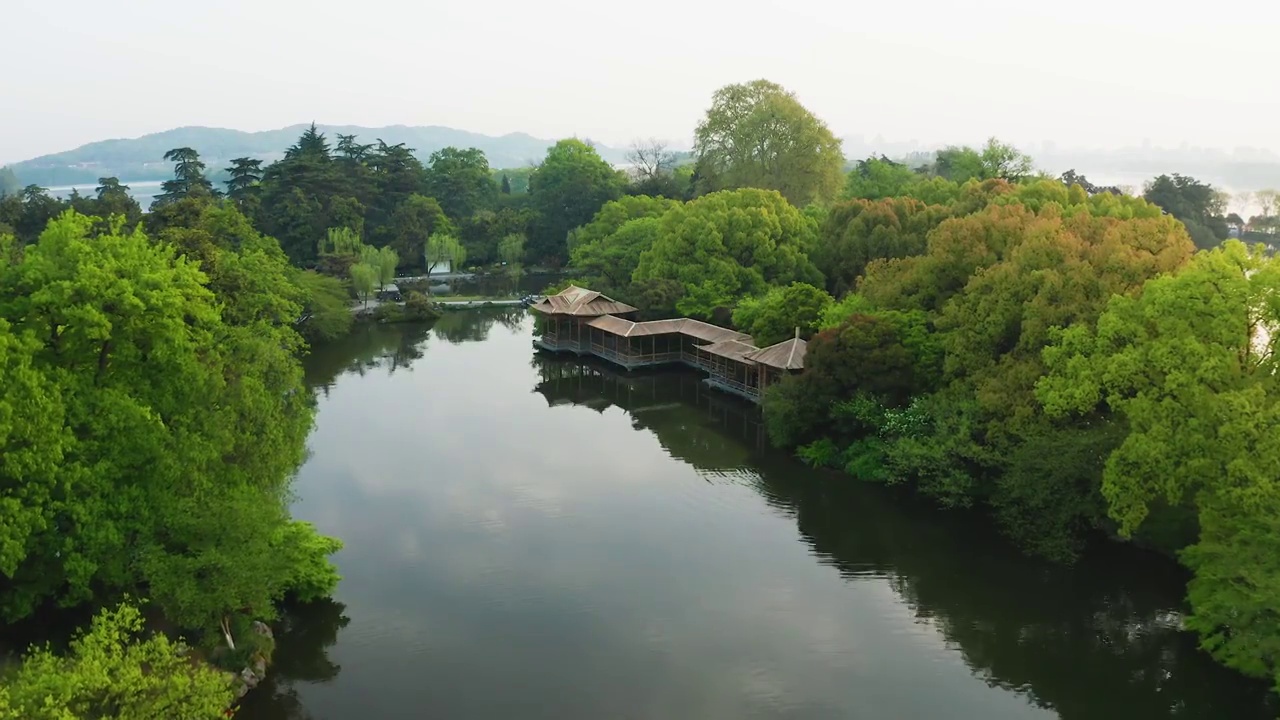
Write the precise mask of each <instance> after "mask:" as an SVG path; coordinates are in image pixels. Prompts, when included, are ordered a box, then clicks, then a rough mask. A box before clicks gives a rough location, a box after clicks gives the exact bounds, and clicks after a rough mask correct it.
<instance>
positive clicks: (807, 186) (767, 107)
mask: <svg viewBox="0 0 1280 720" xmlns="http://www.w3.org/2000/svg"><path fill="white" fill-rule="evenodd" d="M694 154H695V155H696V157H697V174H698V182H699V185H700V186H701V187H702V188H703V189H704V190H706V191H716V190H723V189H727V188H741V187H754V188H764V189H769V190H777V191H778V192H780V193H781V194H782V196H783V197H785V198H786V199H787V200H789V201H790V202H792V203H794V204H796V205H805V204H807V203H810V202H815V201H823V200H830V199H831V198H834V197H835V195H836V193H838V192H839V190H840V185H841V171H842V168H843V166H844V155H843V154H842V153H841V150H840V141H839V140H838V139H837V138H836V137H835V136H834V135H833V134H832V133H831V130H829V129H828V128H827V126H826V123H824V122H822V121H821V120H819V119H818V118H817V117H815V116H814V115H813V113H811V112H809V111H808V110H806V109H805V107H804V106H803V105H801V104H800V102H799V101H798V100H796V98H795V95H794V94H793V93H790V92H788V91H787V90H785V89H784V88H783V87H782V86H780V85H777V84H775V83H772V82H769V81H768V80H753V81H751V82H749V83H742V84H737V85H726V86H724V87H722V88H720V89H719V90H717V91H716V93H715V95H714V96H713V97H712V99H711V107H710V109H708V110H707V115H706V117H705V118H704V119H703V120H702V122H700V123H698V127H697V130H696V131H695V132H694Z"/></svg>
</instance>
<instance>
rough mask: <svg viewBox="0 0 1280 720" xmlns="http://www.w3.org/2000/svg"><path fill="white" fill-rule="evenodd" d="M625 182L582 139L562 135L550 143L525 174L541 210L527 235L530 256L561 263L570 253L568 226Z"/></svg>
mask: <svg viewBox="0 0 1280 720" xmlns="http://www.w3.org/2000/svg"><path fill="white" fill-rule="evenodd" d="M623 184H624V181H623V178H622V176H621V175H620V174H619V173H618V171H616V170H614V169H613V167H612V166H611V165H609V163H607V162H605V161H604V160H602V159H600V156H599V155H598V154H596V151H595V149H594V148H592V147H591V146H589V145H587V144H586V143H584V142H582V141H581V140H577V139H569V140H561V141H559V142H557V143H556V144H555V145H553V146H552V147H551V148H550V149H548V150H547V156H546V158H545V159H544V160H543V161H542V164H540V165H539V166H538V167H537V169H536V170H534V171H533V174H532V175H530V176H529V193H530V195H531V197H532V201H533V205H534V208H535V209H536V210H537V211H538V212H539V214H540V217H539V219H538V221H537V222H536V223H535V225H534V228H533V233H532V234H531V235H530V237H529V247H528V254H529V257H530V259H532V260H533V261H535V262H541V263H551V264H557V265H558V264H562V263H563V262H564V261H565V260H566V259H568V257H569V252H568V246H567V238H568V235H569V231H570V230H572V229H573V228H576V227H578V226H579V225H583V224H585V223H587V222H589V221H590V220H591V218H592V217H593V216H594V215H595V214H596V212H597V211H598V210H599V209H600V207H601V206H602V205H604V204H605V203H607V202H609V201H610V200H615V199H617V198H618V197H619V196H621V195H622V187H623Z"/></svg>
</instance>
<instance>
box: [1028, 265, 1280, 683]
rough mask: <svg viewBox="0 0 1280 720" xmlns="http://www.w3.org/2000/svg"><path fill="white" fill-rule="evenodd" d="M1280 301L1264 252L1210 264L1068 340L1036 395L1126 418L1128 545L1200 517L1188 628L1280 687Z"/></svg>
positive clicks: (1279, 283)
mask: <svg viewBox="0 0 1280 720" xmlns="http://www.w3.org/2000/svg"><path fill="white" fill-rule="evenodd" d="M1278 289H1280V265H1277V263H1276V261H1275V260H1274V259H1271V258H1269V257H1267V256H1266V254H1265V253H1264V252H1263V250H1262V249H1261V248H1255V249H1249V248H1246V247H1245V246H1244V245H1243V244H1242V243H1240V242H1238V241H1234V240H1231V241H1228V242H1226V243H1224V244H1223V246H1222V247H1220V248H1218V249H1215V250H1212V251H1208V252H1201V253H1199V254H1198V255H1197V256H1196V257H1195V259H1194V260H1193V261H1192V262H1191V263H1190V264H1189V265H1188V266H1187V267H1186V268H1184V269H1182V270H1181V271H1180V272H1178V273H1176V274H1173V275H1168V276H1164V277H1160V278H1157V279H1154V280H1151V281H1150V282H1148V283H1147V284H1146V286H1145V287H1144V288H1143V291H1142V293H1141V295H1140V296H1138V297H1123V296H1117V297H1115V298H1113V299H1112V300H1111V302H1110V303H1109V305H1108V306H1107V309H1106V312H1105V313H1104V314H1103V315H1102V317H1101V318H1100V319H1099V320H1098V323H1097V327H1096V329H1091V328H1089V327H1087V326H1081V325H1076V326H1073V327H1071V328H1069V329H1068V330H1066V331H1064V332H1062V333H1060V334H1059V338H1058V340H1057V342H1056V343H1055V344H1054V345H1053V346H1052V347H1051V348H1049V349H1047V350H1046V351H1045V360H1046V362H1047V364H1048V365H1049V367H1050V370H1051V373H1050V374H1049V375H1048V376H1047V377H1045V378H1044V379H1043V380H1042V381H1041V382H1040V383H1039V386H1038V388H1037V391H1038V397H1039V398H1040V400H1041V401H1042V402H1043V403H1044V405H1045V408H1046V410H1048V411H1049V412H1050V413H1053V414H1055V415H1067V414H1069V413H1089V412H1096V411H1097V410H1098V409H1099V408H1105V409H1108V410H1111V411H1113V412H1116V413H1118V414H1120V415H1121V416H1123V417H1124V419H1125V421H1126V422H1127V424H1128V427H1129V432H1128V433H1127V435H1126V436H1125V437H1124V440H1123V442H1122V443H1120V445H1119V447H1117V448H1116V449H1115V450H1114V451H1113V452H1111V453H1110V455H1109V456H1108V457H1107V460H1106V466H1105V470H1104V471H1103V475H1102V493H1103V495H1104V496H1105V497H1106V499H1107V509H1108V513H1109V514H1110V515H1111V517H1113V518H1114V519H1115V520H1116V522H1117V523H1118V525H1119V529H1120V532H1121V533H1123V534H1126V535H1129V534H1132V533H1134V532H1135V531H1137V530H1138V529H1139V528H1140V527H1141V526H1142V525H1143V523H1144V522H1146V521H1147V519H1148V517H1149V516H1150V515H1151V513H1152V512H1154V511H1156V510H1158V509H1159V508H1160V507H1161V506H1162V505H1175V506H1176V505H1191V506H1193V507H1195V508H1197V510H1198V516H1199V525H1200V538H1199V541H1198V542H1197V543H1196V544H1195V545H1192V546H1191V547H1189V548H1188V549H1187V550H1186V551H1185V552H1184V553H1183V559H1184V561H1185V562H1186V563H1187V565H1188V567H1190V568H1191V569H1192V570H1193V571H1194V572H1195V578H1194V579H1193V580H1192V582H1191V584H1190V586H1189V588H1188V589H1189V598H1190V600H1191V605H1192V610H1193V616H1192V618H1191V619H1190V620H1189V622H1188V625H1189V626H1190V627H1191V628H1193V629H1194V630H1196V631H1197V632H1198V633H1199V634H1200V635H1201V638H1202V642H1203V644H1204V646H1205V648H1206V649H1208V650H1209V651H1210V652H1211V653H1213V654H1214V655H1215V656H1216V657H1218V658H1219V659H1221V660H1222V661H1223V662H1225V663H1226V664H1228V665H1230V666H1232V667H1235V668H1237V669H1239V670H1241V671H1243V672H1245V673H1248V674H1250V675H1255V676H1260V677H1268V678H1271V679H1272V680H1274V681H1278V682H1280V676H1278V675H1277V672H1278V670H1280V655H1278V654H1277V651H1278V650H1280V627H1277V625H1276V621H1275V615H1274V595H1273V593H1274V591H1275V589H1276V588H1277V587H1280V562H1277V561H1276V558H1277V557H1280V556H1277V555H1276V553H1275V551H1276V549H1277V538H1280V535H1277V532H1276V531H1277V529H1278V528H1277V527H1276V517H1277V515H1276V510H1277V508H1280V488H1278V486H1277V485H1276V477H1275V473H1274V472H1273V470H1272V468H1273V467H1274V464H1275V463H1276V462H1277V461H1278V460H1280V455H1278V454H1277V453H1280V448H1278V447H1277V444H1276V442H1275V438H1276V437H1277V435H1276V430H1277V428H1278V427H1280V402H1277V398H1278V397H1280V394H1278V393H1277V387H1276V380H1275V370H1276V368H1275V355H1274V342H1275V340H1274V336H1273V335H1272V334H1271V329H1272V328H1275V327H1277V324H1276V323H1277V320H1280V306H1278V305H1277V303H1276V297H1277V290H1278Z"/></svg>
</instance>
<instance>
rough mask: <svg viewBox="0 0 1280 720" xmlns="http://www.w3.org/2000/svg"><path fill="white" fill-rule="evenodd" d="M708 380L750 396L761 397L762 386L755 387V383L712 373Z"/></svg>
mask: <svg viewBox="0 0 1280 720" xmlns="http://www.w3.org/2000/svg"><path fill="white" fill-rule="evenodd" d="M707 380H708V382H710V384H712V385H719V386H721V387H724V388H728V389H730V390H734V391H736V392H738V393H741V394H743V395H746V396H748V397H752V398H758V397H760V388H758V387H755V386H754V385H748V384H746V383H744V382H739V381H737V380H730V379H728V378H725V377H721V376H718V375H712V376H711V377H709V378H707Z"/></svg>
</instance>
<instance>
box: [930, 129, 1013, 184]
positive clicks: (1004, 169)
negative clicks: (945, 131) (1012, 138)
mask: <svg viewBox="0 0 1280 720" xmlns="http://www.w3.org/2000/svg"><path fill="white" fill-rule="evenodd" d="M932 171H933V172H935V173H936V174H937V175H938V176H939V177H942V178H945V179H947V180H951V181H953V182H960V183H963V182H965V181H966V180H1008V181H1011V182H1018V181H1020V180H1023V179H1025V178H1027V177H1029V176H1030V175H1031V172H1032V161H1031V158H1030V157H1028V156H1027V155H1024V154H1023V153H1021V152H1019V151H1018V149H1017V148H1015V147H1013V146H1012V145H1008V144H1006V143H1002V142H1000V141H999V140H997V139H996V138H994V137H993V138H990V139H988V140H987V144H986V145H984V146H983V147H982V149H981V150H975V149H974V148H971V147H955V146H952V147H948V148H945V149H943V150H939V151H938V155H937V160H936V161H935V164H934V166H933V168H932Z"/></svg>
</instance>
